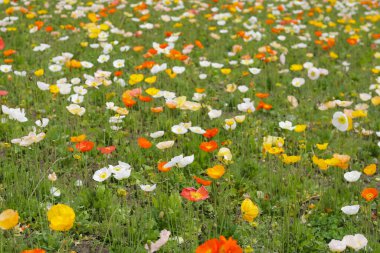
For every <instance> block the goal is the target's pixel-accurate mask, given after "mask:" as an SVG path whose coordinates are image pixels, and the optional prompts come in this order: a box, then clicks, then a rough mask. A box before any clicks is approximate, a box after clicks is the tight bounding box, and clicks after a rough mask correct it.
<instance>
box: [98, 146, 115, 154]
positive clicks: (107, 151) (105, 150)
mask: <svg viewBox="0 0 380 253" xmlns="http://www.w3.org/2000/svg"><path fill="white" fill-rule="evenodd" d="M115 149H116V147H115V146H108V147H98V148H97V150H99V151H100V153H102V154H111V153H112V152H113V151H115Z"/></svg>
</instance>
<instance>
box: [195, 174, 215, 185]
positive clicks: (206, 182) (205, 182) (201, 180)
mask: <svg viewBox="0 0 380 253" xmlns="http://www.w3.org/2000/svg"><path fill="white" fill-rule="evenodd" d="M193 178H194V179H195V181H196V182H197V183H198V184H201V185H203V186H209V185H211V183H212V181H210V180H205V179H202V178H200V177H197V176H193Z"/></svg>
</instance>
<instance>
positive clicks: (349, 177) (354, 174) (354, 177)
mask: <svg viewBox="0 0 380 253" xmlns="http://www.w3.org/2000/svg"><path fill="white" fill-rule="evenodd" d="M361 175H362V173H361V172H359V171H356V170H353V171H350V172H346V173H344V179H346V181H347V182H350V183H352V182H356V181H358V180H359V178H360V176H361Z"/></svg>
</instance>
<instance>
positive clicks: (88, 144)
mask: <svg viewBox="0 0 380 253" xmlns="http://www.w3.org/2000/svg"><path fill="white" fill-rule="evenodd" d="M94 145H95V144H94V143H93V142H92V141H81V142H78V143H77V144H76V145H75V148H76V149H77V150H78V151H80V152H88V151H91V149H92V148H93V147H94Z"/></svg>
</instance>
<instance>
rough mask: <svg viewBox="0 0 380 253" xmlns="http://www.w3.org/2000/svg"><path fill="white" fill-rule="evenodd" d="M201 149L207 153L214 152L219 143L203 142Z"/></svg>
mask: <svg viewBox="0 0 380 253" xmlns="http://www.w3.org/2000/svg"><path fill="white" fill-rule="evenodd" d="M199 148H200V149H202V150H203V151H206V152H212V151H214V150H215V149H217V148H218V143H217V142H216V141H209V142H202V143H201V145H199Z"/></svg>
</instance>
